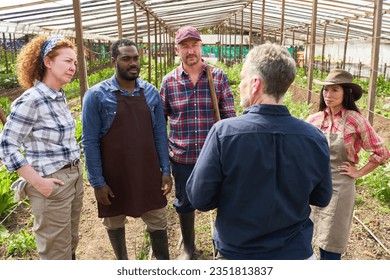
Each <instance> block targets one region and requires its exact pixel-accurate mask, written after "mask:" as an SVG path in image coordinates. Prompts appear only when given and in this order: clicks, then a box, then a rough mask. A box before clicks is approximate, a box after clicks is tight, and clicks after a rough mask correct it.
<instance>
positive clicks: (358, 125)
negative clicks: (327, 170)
mask: <svg viewBox="0 0 390 280" xmlns="http://www.w3.org/2000/svg"><path fill="white" fill-rule="evenodd" d="M346 112H347V110H346V109H345V108H342V109H341V110H340V112H338V113H337V114H336V115H335V116H334V118H333V126H332V127H331V128H330V127H329V126H330V125H331V121H330V109H329V108H325V110H324V111H320V112H317V113H315V114H313V115H311V116H309V118H308V122H310V123H311V124H313V125H315V126H316V127H318V128H319V129H321V130H322V131H323V132H324V133H328V132H329V129H331V132H332V133H334V134H338V133H340V132H341V130H342V129H343V127H342V119H343V116H344V114H345V113H346ZM344 143H345V148H346V152H347V157H348V159H349V160H350V161H351V162H354V163H355V164H357V163H359V157H358V154H359V152H360V150H361V149H362V148H363V150H365V151H367V152H369V153H371V156H370V158H369V161H371V162H376V163H380V164H384V163H386V162H387V161H388V159H389V157H390V153H389V149H388V148H387V147H386V145H385V143H384V141H383V139H382V138H381V137H380V136H379V135H378V134H377V133H376V132H375V130H374V128H373V127H372V126H371V124H370V123H369V122H368V120H367V119H366V118H365V117H364V116H363V115H361V114H359V113H358V112H356V111H352V110H350V111H349V113H348V116H347V119H346V120H345V126H344Z"/></svg>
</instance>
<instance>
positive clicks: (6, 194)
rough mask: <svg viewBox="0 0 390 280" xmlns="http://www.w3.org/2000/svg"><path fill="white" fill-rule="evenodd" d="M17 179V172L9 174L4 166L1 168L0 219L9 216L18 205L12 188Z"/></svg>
mask: <svg viewBox="0 0 390 280" xmlns="http://www.w3.org/2000/svg"><path fill="white" fill-rule="evenodd" d="M17 178H18V175H17V174H16V173H15V172H8V171H7V169H6V168H5V166H4V165H2V166H0V217H3V216H5V215H7V214H8V213H9V212H10V211H11V210H12V208H13V207H14V206H15V205H16V203H15V202H14V193H13V191H11V190H10V186H11V184H12V183H13V182H14V181H16V180H17Z"/></svg>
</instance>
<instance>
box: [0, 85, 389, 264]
mask: <svg viewBox="0 0 390 280" xmlns="http://www.w3.org/2000/svg"><path fill="white" fill-rule="evenodd" d="M293 92H294V94H293V99H294V101H300V102H306V101H305V100H306V91H304V90H302V89H299V88H295V89H293ZM0 96H1V94H0ZM313 98H314V100H313V103H316V102H318V100H317V101H316V100H315V97H313ZM72 103H73V102H72ZM313 108H317V105H316V104H314V105H313ZM389 127H390V121H389V120H388V119H385V118H381V117H380V116H375V118H374V128H375V129H376V130H377V131H378V133H379V134H380V135H381V136H382V137H384V138H385V140H386V142H387V143H390V130H389V129H388V128H389ZM84 184H85V195H84V206H83V210H82V215H81V223H80V243H79V246H78V249H77V253H76V255H77V259H81V260H113V259H115V256H114V253H113V250H112V248H111V245H110V243H109V240H108V237H107V233H106V231H105V229H104V227H103V225H102V224H101V221H100V220H99V219H98V218H97V206H96V200H95V198H94V194H93V190H92V188H91V187H90V185H89V183H88V181H87V180H85V183H84ZM357 196H359V198H361V199H359V201H360V202H359V203H358V204H357V205H356V207H355V217H356V218H357V219H359V220H360V221H361V222H362V223H363V224H364V225H365V226H366V227H367V228H368V229H369V231H370V232H371V233H372V235H371V234H370V233H369V231H367V229H366V228H365V227H364V226H363V225H362V224H361V223H360V222H359V221H358V220H357V219H356V218H354V219H353V223H352V230H351V236H350V240H349V243H348V248H347V252H346V253H345V254H344V255H343V257H342V258H343V259H346V260H390V251H389V249H390V214H389V207H387V208H386V207H383V206H382V205H380V203H379V202H378V201H377V200H376V199H375V198H373V197H372V196H371V195H370V194H369V192H368V190H367V188H365V187H361V186H358V187H357ZM173 199H174V192H173V191H172V192H171V194H170V195H169V196H168V207H167V209H168V221H169V225H168V238H169V250H170V256H171V259H175V258H177V256H178V255H179V254H180V248H179V246H178V244H179V240H180V237H181V235H180V225H179V221H178V217H177V214H176V212H175V210H174V208H173V206H172V202H173ZM30 213H31V211H30V208H29V207H28V206H26V205H24V204H22V205H21V206H19V207H18V208H17V211H15V212H14V213H13V214H12V216H11V219H9V220H8V221H7V222H5V224H4V225H5V226H6V227H7V229H9V231H10V232H17V231H18V230H20V229H21V228H23V227H26V228H28V229H31V223H32V222H31V221H32V218H31V214H30ZM215 213H216V212H215V211H211V212H199V211H196V229H195V230H196V247H197V250H196V253H195V256H194V259H198V260H212V259H213V254H212V252H213V246H212V241H211V235H212V224H213V220H214V217H215ZM128 221H129V222H128V224H127V225H126V239H127V250H128V255H129V258H130V259H140V258H143V259H145V258H146V259H154V257H153V256H152V253H151V250H150V246H149V241H148V238H147V237H145V232H146V231H145V224H144V223H143V221H142V220H141V219H134V218H129V219H128ZM378 241H379V242H378ZM385 248H386V249H385ZM21 258H22V257H20V256H18V255H16V256H6V255H5V247H4V244H0V259H21ZM23 258H24V259H37V254H36V252H35V251H34V252H32V253H31V254H29V255H27V256H25V257H23Z"/></svg>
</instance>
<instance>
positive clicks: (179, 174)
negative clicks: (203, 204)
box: [171, 161, 195, 214]
mask: <svg viewBox="0 0 390 280" xmlns="http://www.w3.org/2000/svg"><path fill="white" fill-rule="evenodd" d="M194 166H195V164H181V163H177V162H174V161H171V167H172V175H173V178H174V179H175V195H176V199H175V200H174V202H173V206H175V209H176V212H177V213H179V214H186V213H190V212H192V211H194V210H195V208H194V207H192V205H191V203H190V201H189V200H188V196H187V192H186V184H187V180H188V177H190V175H191V172H192V170H193V169H194Z"/></svg>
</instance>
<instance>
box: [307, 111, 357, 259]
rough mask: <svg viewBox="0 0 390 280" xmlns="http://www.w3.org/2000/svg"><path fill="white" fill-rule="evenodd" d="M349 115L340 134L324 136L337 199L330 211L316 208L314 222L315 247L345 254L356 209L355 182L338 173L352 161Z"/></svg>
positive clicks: (327, 133) (328, 133) (332, 203)
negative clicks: (347, 130)
mask: <svg viewBox="0 0 390 280" xmlns="http://www.w3.org/2000/svg"><path fill="white" fill-rule="evenodd" d="M347 115H348V111H347V112H345V114H344V116H343V120H342V125H341V127H343V129H342V132H341V133H340V134H333V133H331V128H332V124H331V125H330V126H329V130H328V131H327V132H324V134H325V136H326V138H327V139H328V144H329V150H330V166H331V171H332V185H333V195H332V199H331V201H330V202H329V205H328V206H327V207H324V208H321V207H312V209H313V212H312V215H311V219H312V220H313V222H314V235H313V243H314V244H315V245H317V246H319V247H320V248H322V249H324V250H326V251H329V252H333V253H339V254H342V253H344V252H345V250H346V248H347V244H348V239H349V233H350V229H351V223H352V216H353V209H354V205H355V192H356V189H355V179H353V178H351V177H349V176H348V175H341V174H340V171H339V170H338V169H337V168H338V166H340V165H341V164H342V163H343V162H345V161H348V158H347V152H346V149H345V144H344V126H345V120H346V118H347Z"/></svg>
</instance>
